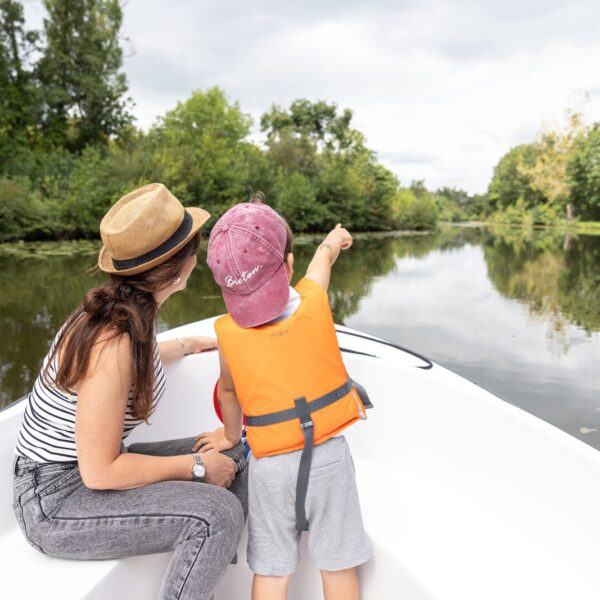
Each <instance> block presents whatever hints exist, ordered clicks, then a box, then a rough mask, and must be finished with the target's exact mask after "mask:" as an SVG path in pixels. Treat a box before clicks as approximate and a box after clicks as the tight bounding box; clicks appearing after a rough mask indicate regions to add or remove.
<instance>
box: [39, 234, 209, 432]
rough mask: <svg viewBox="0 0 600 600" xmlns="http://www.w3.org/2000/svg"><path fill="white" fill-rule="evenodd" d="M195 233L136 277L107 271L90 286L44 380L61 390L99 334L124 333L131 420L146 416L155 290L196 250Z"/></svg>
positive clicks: (82, 371)
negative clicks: (128, 359)
mask: <svg viewBox="0 0 600 600" xmlns="http://www.w3.org/2000/svg"><path fill="white" fill-rule="evenodd" d="M200 236H201V234H200V232H198V233H197V234H196V235H195V236H194V237H193V238H192V239H191V240H190V241H189V242H188V243H187V244H186V245H185V246H184V247H183V248H182V249H181V250H179V252H177V254H175V255H174V256H172V257H170V258H169V259H167V260H166V261H165V262H164V263H162V264H160V265H157V266H156V267H153V268H152V269H150V270H148V271H146V272H144V273H139V274H138V275H129V276H127V275H125V276H122V275H111V276H110V279H109V280H108V281H107V282H106V283H104V284H102V285H100V286H99V287H96V288H93V289H91V290H90V291H89V292H87V294H86V295H85V296H84V298H83V302H82V303H81V304H80V305H79V306H78V307H77V308H76V309H75V311H74V312H73V314H71V316H70V317H69V318H68V319H67V320H66V322H65V324H64V326H63V327H62V329H61V331H60V333H59V335H58V337H57V340H56V344H55V345H54V347H53V349H52V351H51V353H50V357H49V360H48V362H47V364H46V368H45V369H44V373H43V377H44V379H45V380H46V382H48V380H49V375H48V372H49V368H50V365H51V364H52V363H53V362H54V359H55V358H56V357H59V358H60V360H59V361H58V363H59V364H58V365H57V370H56V375H55V377H54V378H53V380H52V381H50V382H49V383H51V384H54V385H55V386H56V387H58V388H59V389H60V390H62V391H63V392H65V393H74V389H75V388H76V387H77V385H78V384H79V383H80V382H81V381H82V379H83V378H84V377H85V376H86V374H87V373H88V369H89V366H90V357H91V352H92V348H93V347H94V345H95V344H97V343H98V339H99V337H100V336H101V335H103V334H108V335H109V336H110V337H109V338H105V337H104V335H103V339H111V338H114V337H117V336H119V335H121V334H123V333H126V334H128V335H129V338H130V340H131V351H132V357H131V358H132V361H131V365H132V366H131V381H132V389H131V392H132V407H131V411H132V414H133V416H134V417H135V418H138V419H146V420H147V419H148V417H149V416H150V412H151V409H152V400H153V395H154V336H155V323H156V314H157V312H158V305H157V303H156V300H155V297H154V294H155V292H158V291H159V290H162V289H164V288H166V287H168V286H169V285H170V284H171V283H172V282H173V280H174V279H175V278H177V277H178V276H179V274H180V272H181V269H182V267H183V263H184V262H185V261H186V259H188V258H189V257H190V256H192V255H194V254H196V253H197V252H198V249H199V248H200V239H201V237H200Z"/></svg>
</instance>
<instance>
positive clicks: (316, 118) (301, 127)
mask: <svg viewBox="0 0 600 600" xmlns="http://www.w3.org/2000/svg"><path fill="white" fill-rule="evenodd" d="M351 121H352V111H351V110H350V109H348V108H346V109H344V110H343V111H341V114H338V109H337V105H336V104H335V103H330V104H329V103H327V102H324V101H323V100H319V101H317V102H310V100H306V99H300V100H294V101H293V102H292V104H291V105H290V108H289V110H284V109H282V108H281V107H279V106H275V105H274V106H273V107H272V108H271V110H270V111H269V112H267V113H265V114H264V115H263V116H262V117H261V120H260V125H261V130H262V131H264V132H265V133H266V134H267V140H268V142H269V143H273V142H277V141H279V140H280V138H281V136H282V135H283V136H285V134H286V133H289V132H292V133H293V135H294V136H295V137H297V138H305V139H308V140H310V141H311V142H313V143H314V144H316V145H317V146H318V147H319V149H324V148H327V149H329V150H334V151H337V152H341V151H348V150H352V149H356V148H357V147H360V146H363V145H364V137H363V136H362V134H361V133H359V132H358V131H356V129H352V128H351V127H350V122H351Z"/></svg>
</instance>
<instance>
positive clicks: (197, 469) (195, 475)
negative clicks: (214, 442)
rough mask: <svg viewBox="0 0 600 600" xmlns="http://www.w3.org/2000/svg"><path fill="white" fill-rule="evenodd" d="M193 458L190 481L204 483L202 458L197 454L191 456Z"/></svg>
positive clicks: (204, 470) (204, 469)
mask: <svg viewBox="0 0 600 600" xmlns="http://www.w3.org/2000/svg"><path fill="white" fill-rule="evenodd" d="M192 456H193V457H194V466H193V467H192V481H200V482H203V481H204V475H206V467H205V466H204V463H203V462H202V456H200V454H199V453H198V452H194V453H193V454H192Z"/></svg>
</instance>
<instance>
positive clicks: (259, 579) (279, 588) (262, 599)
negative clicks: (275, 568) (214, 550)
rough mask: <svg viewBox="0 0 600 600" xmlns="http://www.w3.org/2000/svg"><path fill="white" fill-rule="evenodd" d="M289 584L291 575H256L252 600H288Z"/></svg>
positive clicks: (253, 582)
mask: <svg viewBox="0 0 600 600" xmlns="http://www.w3.org/2000/svg"><path fill="white" fill-rule="evenodd" d="M289 582H290V576H289V575H285V576H284V577H266V576H265V575H255V576H254V580H253V581H252V600H286V598H287V589H288V583H289ZM357 598H358V596H357Z"/></svg>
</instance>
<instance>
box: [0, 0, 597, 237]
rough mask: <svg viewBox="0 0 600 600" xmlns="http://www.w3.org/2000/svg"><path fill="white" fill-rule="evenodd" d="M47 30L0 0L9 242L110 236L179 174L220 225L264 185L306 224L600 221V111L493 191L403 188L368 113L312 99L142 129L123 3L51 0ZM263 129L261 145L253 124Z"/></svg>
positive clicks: (215, 96) (195, 108)
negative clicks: (356, 123) (356, 122)
mask: <svg viewBox="0 0 600 600" xmlns="http://www.w3.org/2000/svg"><path fill="white" fill-rule="evenodd" d="M43 5H44V7H45V10H46V18H45V19H44V25H43V30H42V31H32V30H30V29H28V28H27V25H26V22H25V18H24V12H23V5H22V2H19V1H17V0H0V242H2V241H13V240H20V239H25V240H44V239H49V240H56V239H59V240H60V239H75V238H96V237H97V231H98V223H99V221H100V219H101V217H102V215H103V214H104V213H105V212H106V210H107V209H108V207H109V206H110V205H111V204H112V203H113V202H114V201H116V200H117V199H118V198H119V197H120V196H122V195H123V194H125V193H126V192H128V191H130V190H131V189H133V188H135V187H138V186H140V185H143V184H145V183H148V182H152V181H161V182H164V183H165V184H166V185H167V186H168V187H169V188H170V189H171V190H172V191H173V192H174V193H175V194H176V195H177V196H178V198H180V200H181V201H182V202H183V203H184V204H185V205H188V206H189V205H201V206H203V207H204V208H206V209H207V210H209V211H210V212H211V214H212V215H213V219H212V220H211V222H209V226H210V225H211V224H212V223H214V221H215V220H216V218H218V217H219V216H220V215H221V214H222V213H223V212H224V211H225V210H226V209H227V208H229V207H230V206H232V205H233V204H235V203H236V202H240V201H243V200H245V199H247V198H248V197H249V196H250V195H251V194H252V192H254V191H256V190H262V191H263V192H265V194H266V196H267V201H268V202H269V203H270V204H271V205H273V206H274V208H276V209H277V210H279V211H280V212H281V213H282V214H283V215H284V216H285V217H286V218H287V219H288V221H289V222H290V224H291V226H292V228H293V229H294V230H295V231H297V232H318V231H324V230H327V229H329V228H330V227H331V226H333V225H334V224H335V223H337V222H338V221H343V222H344V224H345V225H346V226H347V227H349V228H351V229H352V230H354V231H366V230H375V231H388V230H394V229H406V230H413V229H416V230H423V229H432V228H434V227H435V226H436V223H437V222H438V221H450V222H461V221H483V222H490V223H499V224H511V225H526V226H538V225H545V226H549V225H550V226H551V225H561V226H566V227H570V228H576V229H577V230H578V231H582V232H598V231H600V224H598V223H596V222H597V221H600V123H596V124H593V125H590V126H588V125H586V124H585V123H584V120H583V118H582V113H581V111H571V112H570V113H569V116H568V119H567V124H566V125H565V126H564V127H562V128H560V127H555V128H553V129H550V130H547V131H545V132H543V133H542V134H540V135H539V136H538V138H537V139H536V140H535V141H533V142H531V143H528V144H522V145H519V146H516V147H514V148H512V149H510V150H509V151H508V152H507V153H506V154H505V155H504V156H503V157H502V158H501V159H500V161H499V162H498V164H497V165H496V167H495V169H494V173H493V177H492V179H491V182H490V184H489V188H488V190H487V192H486V193H484V194H475V195H473V194H469V193H467V192H465V191H463V190H460V189H454V188H447V187H445V188H441V189H438V190H436V191H430V190H428V189H427V188H426V187H425V185H424V184H423V182H421V181H413V182H412V183H411V184H410V185H402V184H401V183H400V181H399V180H398V178H397V177H396V175H394V174H393V173H392V172H391V171H390V170H389V169H387V168H386V167H385V166H384V165H382V164H381V163H380V162H379V161H378V159H377V155H376V154H375V152H374V151H373V150H372V149H370V148H369V147H368V144H367V141H366V139H365V137H364V135H363V134H362V133H361V132H360V131H358V130H357V129H356V128H354V127H353V124H352V111H351V110H349V109H340V108H338V107H337V105H336V104H335V103H333V102H327V101H314V102H313V101H309V100H306V99H298V100H295V101H294V102H292V103H291V104H290V106H289V107H287V108H282V107H279V106H275V105H273V106H272V107H271V108H270V109H269V110H268V111H266V112H265V113H264V114H263V115H262V116H261V118H260V119H259V122H257V123H254V122H253V119H252V117H251V116H250V115H249V114H248V113H247V112H244V110H243V109H242V108H241V107H240V105H239V104H238V103H237V102H235V101H233V100H230V99H229V98H228V97H227V96H226V94H225V92H224V91H223V90H221V89H219V88H216V87H213V88H208V89H203V90H198V91H196V92H194V93H193V94H192V95H191V96H190V97H189V98H187V99H186V100H183V101H181V102H179V103H178V104H177V106H175V107H174V108H173V109H172V110H170V111H168V112H166V113H165V114H164V115H162V116H159V117H157V119H156V121H155V123H154V124H153V126H152V127H150V128H149V130H147V131H143V130H141V129H139V128H138V127H136V126H135V122H134V118H133V116H132V107H133V101H132V99H131V98H129V96H128V87H127V80H126V77H125V74H124V72H123V68H122V62H123V50H122V47H121V44H122V37H121V34H120V31H121V25H122V10H121V6H120V4H119V1H118V0H85V1H83V2H82V1H80V0H43ZM257 128H259V129H260V131H261V139H262V141H261V142H260V143H258V142H256V141H255V139H254V138H255V137H256V136H254V138H253V137H252V134H255V133H256V129H257Z"/></svg>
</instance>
